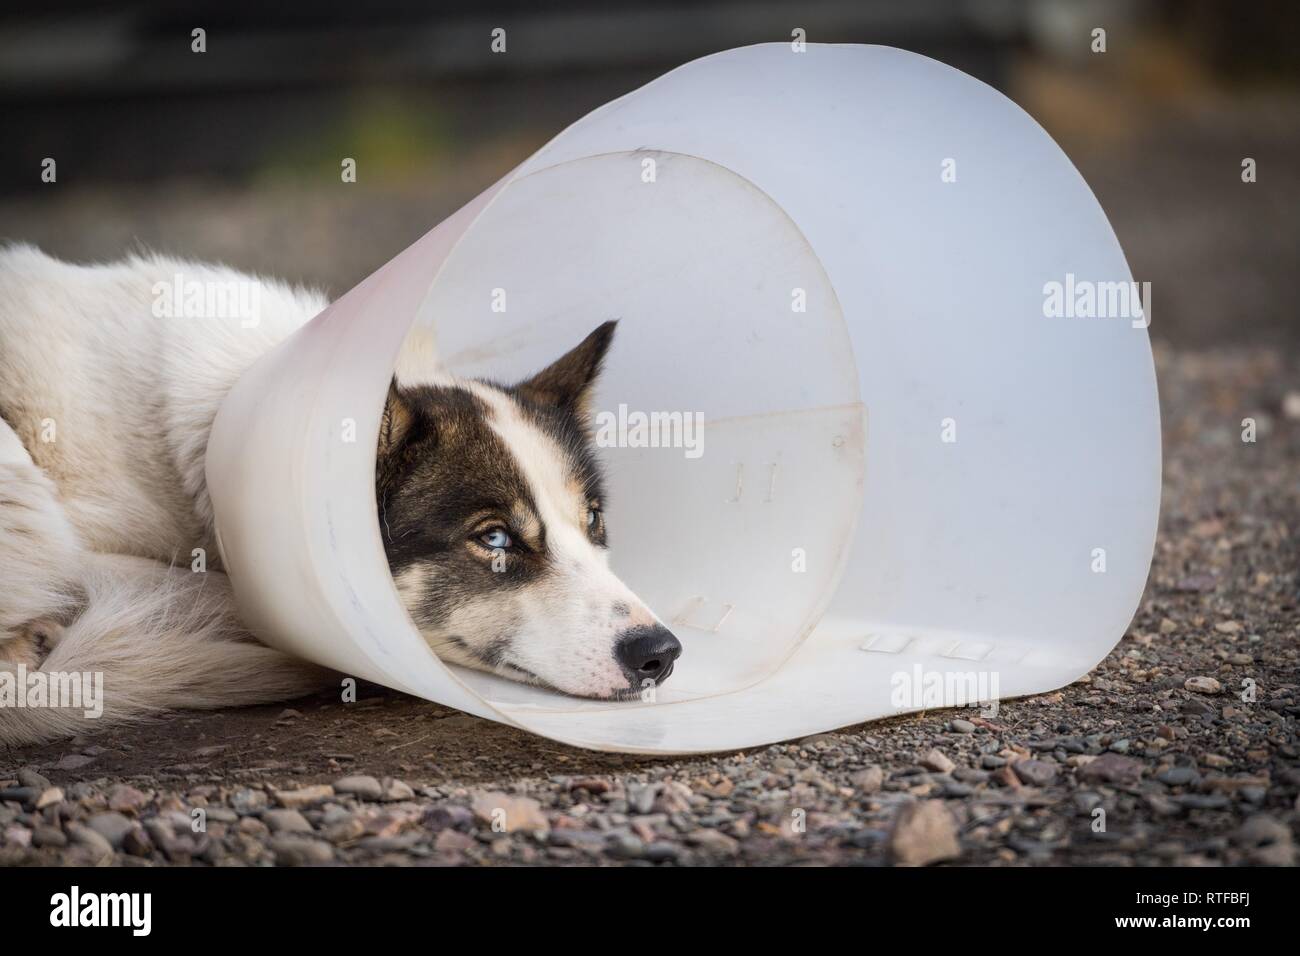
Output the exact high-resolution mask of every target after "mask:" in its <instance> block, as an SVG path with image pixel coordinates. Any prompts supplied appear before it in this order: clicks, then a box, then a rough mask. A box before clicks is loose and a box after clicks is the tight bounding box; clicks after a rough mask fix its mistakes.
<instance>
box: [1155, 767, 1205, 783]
mask: <svg viewBox="0 0 1300 956" xmlns="http://www.w3.org/2000/svg"><path fill="white" fill-rule="evenodd" d="M1156 779H1157V780H1159V781H1160V782H1161V783H1163V784H1164V785H1165V786H1166V787H1190V786H1191V785H1192V784H1194V783H1196V782H1198V781H1199V780H1200V779H1201V775H1200V774H1199V773H1197V771H1196V768H1195V767H1170V768H1169V769H1168V770H1162V771H1160V772H1159V773H1158V774H1156Z"/></svg>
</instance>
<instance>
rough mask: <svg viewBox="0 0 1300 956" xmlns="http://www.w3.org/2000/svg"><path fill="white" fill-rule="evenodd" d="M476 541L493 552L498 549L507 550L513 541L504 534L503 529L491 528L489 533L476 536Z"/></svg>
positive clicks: (504, 530)
mask: <svg viewBox="0 0 1300 956" xmlns="http://www.w3.org/2000/svg"><path fill="white" fill-rule="evenodd" d="M478 539H479V540H480V541H482V542H483V544H484V545H485V546H487V547H489V548H491V549H492V550H493V551H495V550H497V549H498V548H508V547H510V546H511V545H512V544H514V541H513V540H512V539H511V537H510V535H509V534H508V533H507V532H506V529H505V528H493V529H492V530H491V531H485V532H484V533H483V534H481V535H479V536H478Z"/></svg>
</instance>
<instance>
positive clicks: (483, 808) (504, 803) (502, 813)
mask: <svg viewBox="0 0 1300 956" xmlns="http://www.w3.org/2000/svg"><path fill="white" fill-rule="evenodd" d="M470 806H471V807H472V808H473V810H474V815H475V816H476V817H478V818H479V819H480V820H482V821H483V822H484V823H488V824H492V825H493V826H494V827H498V828H499V829H500V830H501V831H503V832H505V833H514V832H515V831H516V830H530V831H534V832H546V831H547V830H549V829H550V828H551V825H550V823H548V822H547V820H546V815H545V814H544V813H542V805H541V804H540V803H538V802H537V801H536V800H534V799H532V798H531V797H517V796H512V795H510V794H507V793H501V792H500V791H496V790H488V791H483V790H480V791H478V792H476V793H475V794H474V795H473V796H472V797H471V799H470Z"/></svg>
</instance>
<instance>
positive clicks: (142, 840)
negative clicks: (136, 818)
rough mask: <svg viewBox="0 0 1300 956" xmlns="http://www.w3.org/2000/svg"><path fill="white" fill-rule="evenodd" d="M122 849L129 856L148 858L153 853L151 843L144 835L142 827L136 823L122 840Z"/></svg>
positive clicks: (147, 836) (145, 834)
mask: <svg viewBox="0 0 1300 956" xmlns="http://www.w3.org/2000/svg"><path fill="white" fill-rule="evenodd" d="M122 849H123V850H124V851H125V852H127V853H129V854H131V856H148V855H149V854H151V853H152V852H153V841H152V840H150V839H149V834H147V833H145V831H144V827H142V826H140V824H138V823H137V824H136V825H135V826H133V827H131V829H130V830H128V831H127V833H126V836H124V837H123V838H122Z"/></svg>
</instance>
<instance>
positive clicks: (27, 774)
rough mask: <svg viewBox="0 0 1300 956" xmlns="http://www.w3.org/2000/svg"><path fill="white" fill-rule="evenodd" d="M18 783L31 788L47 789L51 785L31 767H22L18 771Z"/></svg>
mask: <svg viewBox="0 0 1300 956" xmlns="http://www.w3.org/2000/svg"><path fill="white" fill-rule="evenodd" d="M18 785H19V786H20V787H31V788H32V789H33V790H48V789H49V788H50V787H51V786H53V784H51V783H50V782H49V781H48V780H46V779H45V777H43V776H41V775H40V774H39V773H37V772H36V771H35V770H34V769H33V768H31V767H23V768H21V769H20V770H19V771H18Z"/></svg>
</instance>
